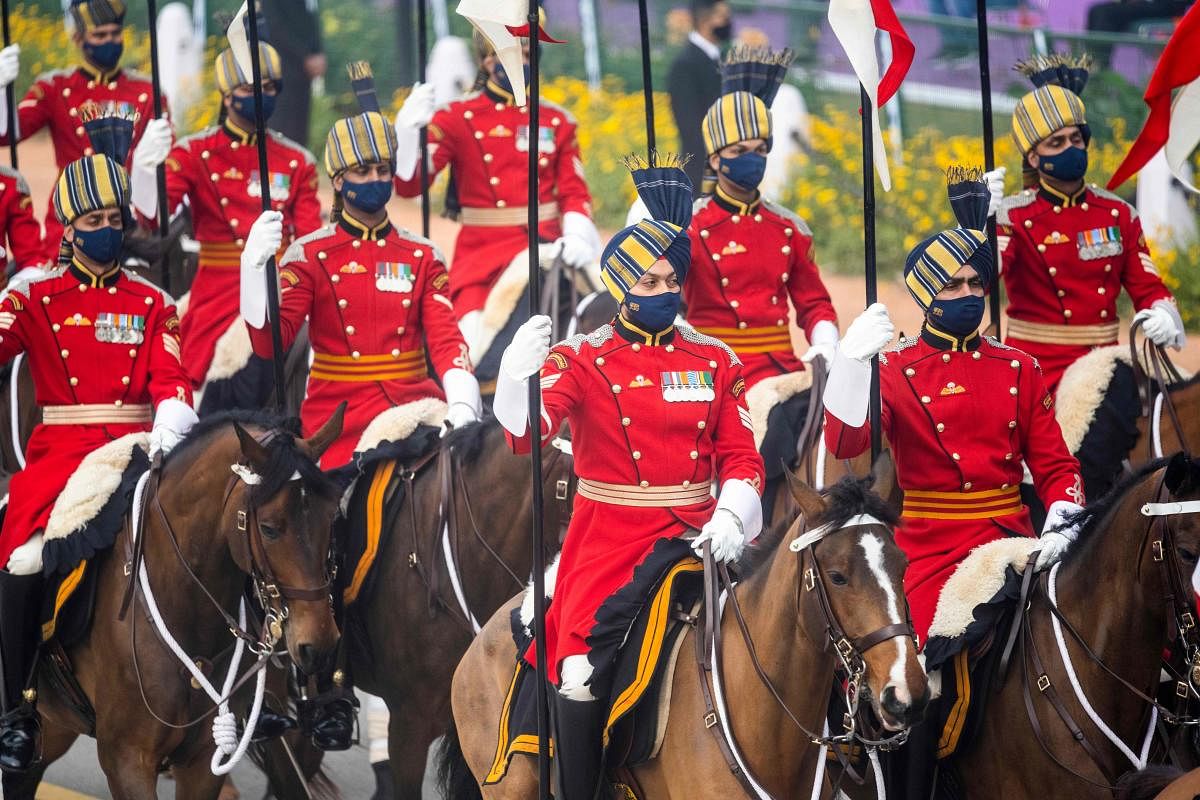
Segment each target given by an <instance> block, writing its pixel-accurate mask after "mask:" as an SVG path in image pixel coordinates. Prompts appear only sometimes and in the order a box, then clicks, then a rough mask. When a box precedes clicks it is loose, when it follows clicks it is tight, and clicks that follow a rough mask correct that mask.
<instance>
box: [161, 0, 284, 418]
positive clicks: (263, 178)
mask: <svg viewBox="0 0 1200 800" xmlns="http://www.w3.org/2000/svg"><path fill="white" fill-rule="evenodd" d="M246 18H247V20H248V21H249V23H250V24H249V34H250V35H249V39H250V81H251V83H252V84H253V86H254V138H255V141H256V142H257V143H258V185H259V187H260V188H261V189H262V210H263V211H270V210H271V172H270V170H269V169H268V164H267V136H266V133H267V125H266V121H265V120H264V119H263V91H262V63H261V61H262V59H261V58H260V57H259V52H258V4H257V2H251V3H250V8H249V12H248V13H247V15H246ZM159 196H160V197H161V196H162V194H161V193H160V195H159ZM266 279H267V313H268V314H269V315H270V318H271V320H270V321H271V366H272V367H273V370H274V373H275V405H276V410H277V411H279V412H280V413H283V412H284V411H285V410H286V409H287V398H286V397H285V387H284V379H283V356H284V352H283V331H282V329H281V328H280V327H279V275H278V273H277V272H276V269H275V256H274V255H272V256H271V257H270V258H268V259H267V268H266Z"/></svg>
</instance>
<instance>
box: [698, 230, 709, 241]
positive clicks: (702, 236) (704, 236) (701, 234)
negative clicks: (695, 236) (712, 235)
mask: <svg viewBox="0 0 1200 800" xmlns="http://www.w3.org/2000/svg"><path fill="white" fill-rule="evenodd" d="M700 238H701V239H707V238H708V231H707V230H703V231H700Z"/></svg>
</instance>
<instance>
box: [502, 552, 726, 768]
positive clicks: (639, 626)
mask: <svg viewBox="0 0 1200 800" xmlns="http://www.w3.org/2000/svg"><path fill="white" fill-rule="evenodd" d="M703 571H704V566H703V564H702V563H701V562H700V561H699V560H697V559H696V558H695V556H694V555H692V553H691V548H690V545H689V543H688V542H687V541H685V540H682V539H664V540H661V541H660V542H658V544H657V545H656V546H655V548H654V550H653V551H652V552H651V554H650V555H649V556H647V558H646V559H645V561H644V562H643V564H642V565H640V566H639V567H638V568H637V570H635V573H634V577H633V580H632V581H631V582H630V584H628V585H627V586H625V587H623V588H622V589H621V590H620V591H619V592H618V594H619V595H622V596H623V597H622V599H623V600H625V601H628V600H629V598H630V597H632V596H634V595H635V594H637V595H638V596H639V597H640V598H641V600H642V602H641V603H640V606H639V607H638V608H637V609H636V612H635V614H634V616H633V617H632V619H628V620H627V622H626V623H624V625H625V631H626V633H627V635H626V636H624V637H623V639H622V640H621V641H623V644H620V645H618V646H617V647H616V648H615V651H612V650H607V651H606V649H605V646H604V644H603V643H601V642H598V645H599V647H598V648H597V649H593V652H592V654H591V655H590V656H589V659H590V660H591V661H592V663H593V664H595V665H596V669H595V672H594V673H593V680H592V684H591V688H592V693H593V694H594V695H596V696H597V697H600V698H601V699H600V700H597V702H600V703H605V704H606V707H607V710H608V713H607V716H606V720H607V721H606V723H605V726H604V733H603V737H604V747H605V753H606V756H605V761H606V765H607V768H608V770H609V772H610V773H618V774H620V773H623V772H625V771H626V769H627V768H629V767H632V766H635V765H637V764H641V763H644V762H646V761H649V760H651V759H652V758H654V757H655V756H656V755H657V754H658V750H659V747H660V746H661V744H662V740H663V736H664V734H665V733H666V726H667V721H668V712H669V710H670V705H671V685H672V679H673V676H674V673H675V665H676V662H677V659H678V656H679V652H680V648H681V645H682V644H683V638H684V637H683V633H684V632H685V630H686V629H687V628H688V627H690V626H691V625H692V624H693V623H694V621H695V619H696V615H697V614H698V613H699V611H700V606H701V601H702V596H703V591H704V587H703ZM606 605H608V603H606ZM621 606H626V603H625V602H617V603H613V604H612V607H613V608H617V607H621ZM511 625H512V633H513V643H514V645H515V647H516V652H517V653H518V654H521V653H524V652H525V651H526V650H527V649H528V647H529V645H530V644H531V643H532V637H531V636H530V634H529V630H528V627H527V626H526V624H525V622H524V621H523V620H522V619H521V608H520V607H519V606H518V607H517V608H515V609H513V612H512V618H511ZM621 625H622V623H621V622H620V621H618V620H615V619H611V618H609V619H605V618H604V615H602V614H601V613H598V614H597V627H602V626H603V627H609V628H611V630H609V631H601V632H600V636H599V637H598V638H599V639H601V640H608V639H611V638H612V637H610V636H608V633H612V632H615V631H616V630H618V629H619V628H620V627H621ZM590 641H592V637H589V642H590ZM536 691H537V681H536V673H535V672H534V670H533V668H532V667H531V666H530V665H529V664H528V663H526V662H525V661H524V660H523V659H522V658H521V657H520V655H518V657H517V661H516V665H515V667H514V670H513V678H512V681H511V682H510V684H509V688H508V693H507V695H506V697H505V700H504V713H503V714H502V716H501V724H500V729H499V730H498V731H497V747H496V758H495V760H494V762H493V764H492V767H491V769H490V770H489V773H488V775H487V777H486V778H485V779H484V785H485V786H486V785H492V784H496V783H499V782H500V781H501V780H502V779H503V778H504V776H505V774H506V773H507V771H508V766H509V764H510V763H511V761H512V758H513V757H514V756H515V755H517V754H522V753H523V754H526V755H529V756H532V757H534V758H536V757H537V753H538V740H537V717H536V702H537V697H536V694H535V692H536ZM551 753H553V746H552V747H551Z"/></svg>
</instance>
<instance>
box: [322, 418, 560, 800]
mask: <svg viewBox="0 0 1200 800" xmlns="http://www.w3.org/2000/svg"><path fill="white" fill-rule="evenodd" d="M437 459H438V461H437V462H434V463H431V464H429V465H428V466H427V467H426V468H425V469H424V470H422V471H420V472H419V473H418V474H417V475H416V476H415V477H413V478H412V482H411V484H410V485H408V486H407V487H406V489H405V491H406V492H407V496H406V497H405V498H404V501H403V502H404V505H403V507H401V508H400V510H399V512H398V513H397V514H396V515H395V520H394V523H393V524H392V526H391V529H390V530H389V531H387V532H386V534H385V536H384V538H383V545H382V549H381V550H380V552H379V553H378V555H377V556H376V561H375V563H376V567H375V568H376V569H377V570H378V572H377V574H376V575H375V577H374V579H373V580H372V581H371V582H370V583H369V584H367V586H366V588H365V590H364V591H363V593H362V594H360V595H359V597H358V600H357V601H356V602H355V603H354V604H353V605H351V606H350V607H349V609H348V612H347V619H346V625H345V627H346V644H347V646H348V648H349V653H350V662H351V668H352V671H353V675H354V679H355V682H356V683H357V685H358V686H360V687H361V688H363V689H365V690H366V691H368V692H371V693H372V694H376V695H378V696H380V697H382V698H383V700H384V701H385V702H386V703H387V706H388V710H389V712H390V713H391V722H390V725H389V736H388V752H389V758H390V761H391V767H392V774H393V777H394V779H395V786H396V797H419V796H420V790H421V780H422V776H423V774H424V771H425V763H426V758H427V754H428V750H429V746H430V744H431V743H432V742H433V740H434V739H435V738H437V737H438V736H439V735H441V734H442V733H443V729H444V727H445V720H446V718H447V717H448V715H449V710H450V676H451V675H452V674H453V671H454V667H455V665H456V664H457V663H458V662H459V659H460V658H462V655H463V653H464V652H466V650H467V647H468V646H469V645H470V644H471V641H472V639H473V638H474V635H475V634H474V628H473V626H472V625H471V623H470V621H469V620H468V618H467V616H466V615H465V614H464V613H463V610H462V603H460V601H459V599H458V597H457V596H456V593H455V591H454V585H453V584H452V581H451V576H450V572H449V570H448V568H447V560H446V556H445V549H446V545H447V544H448V547H449V550H450V552H451V553H453V554H454V555H453V557H454V560H455V563H456V564H457V570H456V572H457V577H458V581H459V585H460V586H461V589H462V592H463V602H464V603H465V605H466V608H467V609H468V613H469V614H470V616H471V617H473V618H474V619H478V620H485V619H487V617H488V616H490V615H491V613H492V612H493V611H494V610H495V609H497V608H499V607H500V605H501V604H502V603H504V601H505V600H507V599H508V598H509V597H511V596H512V595H513V593H514V592H516V591H519V590H520V589H521V588H522V587H523V586H524V585H525V582H526V581H527V580H528V579H529V575H530V570H531V565H532V559H533V554H532V551H531V548H530V541H531V540H530V528H531V525H532V520H533V508H532V501H531V499H530V498H531V482H532V478H531V472H530V466H529V458H528V456H516V455H514V454H513V453H512V452H511V450H510V449H509V447H508V445H507V443H506V442H505V438H504V432H503V430H502V429H501V428H500V426H499V425H498V424H497V423H496V422H495V421H494V420H488V421H486V422H483V423H477V424H474V425H470V426H467V427H465V428H462V429H460V430H457V431H454V432H452V433H451V434H449V435H448V436H447V437H446V438H445V439H443V440H442V446H441V451H440V453H439V454H438V456H437ZM446 460H449V461H451V462H453V465H454V466H453V471H452V473H451V478H450V482H451V485H452V486H453V490H452V491H453V508H454V511H453V514H452V519H454V520H455V522H454V523H453V524H451V525H450V526H449V527H448V528H447V534H446V536H447V538H446V540H445V541H444V540H443V538H442V532H441V526H440V525H439V519H440V517H439V508H440V506H441V502H442V496H443V486H444V483H443V478H442V475H443V473H441V472H440V470H439V467H440V466H441V464H442V463H443V462H445V461H446ZM543 464H544V472H543V477H544V485H545V498H546V507H545V516H544V518H543V524H544V528H545V537H546V545H547V556H549V554H550V552H551V551H557V550H558V540H559V532H560V530H565V527H566V521H567V518H568V517H569V515H570V503H571V495H572V494H573V481H574V479H573V476H572V458H571V456H570V454H569V443H562V442H561V441H559V442H558V446H549V447H547V448H545V450H544V451H543ZM365 479H366V478H364V480H365Z"/></svg>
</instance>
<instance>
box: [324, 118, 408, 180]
mask: <svg viewBox="0 0 1200 800" xmlns="http://www.w3.org/2000/svg"><path fill="white" fill-rule="evenodd" d="M395 162H396V131H395V130H394V129H393V128H392V124H391V123H390V122H388V120H387V117H385V116H383V114H380V113H379V112H378V111H364V112H363V113H361V114H356V115H355V116H353V117H346V118H344V119H339V120H338V121H337V122H335V123H333V127H332V128H330V129H329V136H327V137H326V139H325V172H326V173H328V175H329V177H331V178H332V177H333V176H335V175H337V174H339V173H341V172H344V171H345V170H348V169H350V168H351V167H357V166H362V165H363V164H395Z"/></svg>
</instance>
